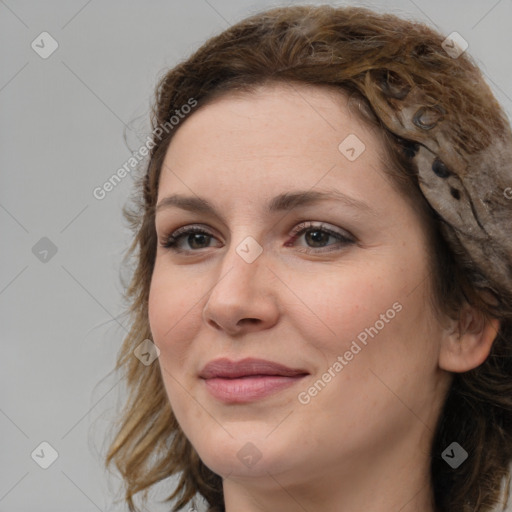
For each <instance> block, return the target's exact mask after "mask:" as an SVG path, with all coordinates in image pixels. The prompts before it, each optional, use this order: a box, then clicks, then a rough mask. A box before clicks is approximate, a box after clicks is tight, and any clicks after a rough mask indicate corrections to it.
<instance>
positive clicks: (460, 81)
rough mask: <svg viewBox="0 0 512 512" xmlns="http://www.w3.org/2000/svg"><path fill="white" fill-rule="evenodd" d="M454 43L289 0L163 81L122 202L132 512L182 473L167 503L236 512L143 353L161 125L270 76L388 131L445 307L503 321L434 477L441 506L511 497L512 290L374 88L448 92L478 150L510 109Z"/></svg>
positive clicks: (114, 454) (437, 458)
mask: <svg viewBox="0 0 512 512" xmlns="http://www.w3.org/2000/svg"><path fill="white" fill-rule="evenodd" d="M443 40H444V37H443V36H441V35H440V34H439V33H437V32H435V31H434V30H432V29H431V28H429V27H428V26H426V25H424V24H422V23H418V22H415V21H409V20H406V19H402V18H399V17H397V16H395V15H392V14H379V13H375V12H373V11H371V10H368V9H365V8H359V7H333V6H328V5H323V6H309V5H296V6H292V7H280V8H274V9H271V10H267V11H264V12H261V13H258V14H256V15H253V16H251V17H249V18H246V19H244V20H242V21H241V22H239V23H237V24H235V25H233V26H232V27H230V28H228V29H227V30H225V31H224V32H222V33H221V34H220V35H217V36H215V37H212V38H211V39H209V40H208V41H207V42H206V43H204V44H203V45H202V46H201V47H200V48H199V49H198V50H197V51H195V52H194V53H193V54H192V55H191V56H190V57H189V58H187V59H186V60H184V61H183V62H181V63H179V64H178V65H176V66H175V67H174V68H173V69H171V70H169V71H168V72H166V73H165V75H164V76H163V77H162V78H161V79H160V80H159V83H158V85H157V88H156V94H155V104H154V106H153V109H152V113H151V122H152V128H153V136H152V142H153V147H152V148H151V152H150V158H149V163H148V164H147V165H146V167H145V168H144V170H143V172H142V173H141V175H140V176H139V177H138V179H137V181H136V187H135V189H134V193H133V196H132V197H131V200H132V204H130V205H125V207H124V208H123V214H124V216H125V218H126V219H127V221H128V223H129V225H130V228H131V229H132V231H133V235H134V238H133V243H132V244H131V246H130V247H129V249H128V250H127V252H126V257H125V260H124V263H125V264H126V263H127V262H128V260H130V261H131V263H130V264H131V267H130V268H131V281H130V283H129V286H126V290H125V301H126V302H127V304H128V306H127V313H128V314H129V315H130V321H131V324H130V325H131V328H130V331H129V333H128V334H127V336H126V337H125V339H124V341H123V344H122V347H121V348H120V351H119V354H118V356H117V362H116V366H115V371H118V372H122V379H123V381H124V383H125V385H126V386H127V388H128V389H129V396H128V397H127V401H126V403H125V404H124V408H123V410H122V412H121V413H120V414H119V417H118V419H117V422H116V423H115V425H113V426H112V428H113V429H115V435H114V437H113V440H112V442H111V444H110V446H109V450H108V453H107V454H106V458H105V465H106V467H107V468H108V467H110V465H111V464H112V463H115V466H116V468H117V470H118V471H119V472H120V473H121V475H122V477H123V481H124V487H125V496H124V500H125V501H126V503H127V504H128V506H129V510H130V511H131V512H135V511H137V510H138V508H137V507H136V505H135V503H134V497H135V495H137V494H138V493H141V492H142V494H143V497H144V499H147V493H148V490H149V489H150V488H151V487H152V486H153V485H154V484H156V483H157V482H160V481H162V480H164V479H165V478H168V477H171V476H173V475H176V476H179V480H178V482H177V484H176V488H175V489H174V491H173V492H172V494H170V496H169V497H168V498H167V500H166V501H172V500H175V503H174V505H173V509H172V510H173V512H176V511H178V510H180V509H181V508H182V507H184V506H185V505H187V504H188V503H190V502H191V501H193V500H194V498H195V497H198V496H202V497H203V498H204V499H205V500H206V501H207V502H208V504H209V506H210V509H211V510H215V511H224V510H225V508H224V499H223V490H222V479H221V478H220V476H219V475H217V474H215V473H213V472H212V471H211V470H210V469H209V468H207V467H206V466H205V465H204V464H203V462H202V461H201V460H200V458H199V456H198V454H197V453H196V451H195V450H194V448H193V446H192V445H191V443H190V442H189V441H188V439H187V438H186V436H185V434H184V433H183V431H182V430H181V428H180V426H179V424H178V422H177V421H176V418H175V416H174V415H173V412H172V410H171V407H170V404H169V401H168V398H167V396H166V393H165V390H164V385H163V381H162V376H161V373H160V370H159V367H158V365H157V364H153V365H150V366H145V365H143V364H141V362H140V361H139V360H138V359H137V358H136V357H134V356H133V352H134V349H135V348H136V347H137V346H138V345H139V344H140V343H141V342H142V341H143V340H145V339H148V338H149V339H151V338H152V335H151V331H150V326H149V321H148V296H149V289H150V281H151V276H152V271H153V267H154V261H155V254H156V243H157V240H156V233H155V225H154V209H155V204H156V199H157V194H158V183H159V176H160V172H161V168H162V163H163V159H164V156H165V154H166V150H167V148H168V146H169V143H170V141H171V140H172V137H173V135H174V133H176V131H177V130H178V129H179V126H177V127H175V128H173V129H171V130H166V133H165V134H163V131H162V130H161V129H159V128H161V127H162V126H164V125H166V126H169V122H170V119H171V116H173V114H174V112H175V111H176V109H180V108H181V107H182V106H183V105H185V104H187V103H188V102H189V101H190V99H191V98H193V99H195V100H196V101H197V102H198V105H199V107H198V108H201V107H203V106H205V105H207V104H208V102H210V101H212V99H213V98H215V97H217V96H220V95H223V94H230V93H232V94H234V93H235V92H248V93H250V92H251V91H254V90H255V88H256V87H259V86H261V85H264V84H266V83H270V82H286V83H288V84H290V85H291V86H293V84H309V85H314V86H329V87H331V88H336V89H338V90H339V91H342V92H345V93H347V94H348V95H349V97H350V98H351V100H355V104H356V105H357V106H358V109H357V111H358V114H359V116H360V117H361V119H363V120H364V121H365V122H367V123H368V124H369V125H372V126H375V127H376V128H377V129H378V133H379V134H380V136H382V137H383V140H384V142H385V147H386V152H387V154H386V155H385V161H386V166H385V167H386V172H388V173H389V174H390V176H391V177H392V179H393V180H394V181H393V182H394V183H395V184H396V186H397V187H398V189H399V190H401V191H402V192H403V194H404V196H405V197H407V198H408V200H411V201H413V202H414V204H415V207H416V208H417V209H419V210H421V211H422V212H424V213H425V216H426V218H427V227H428V230H430V231H431V232H432V236H431V249H432V251H431V254H430V260H431V261H430V264H431V268H432V275H431V280H432V290H433V294H432V301H433V304H434V305H435V306H436V307H437V310H438V311H440V312H444V313H449V314H450V315H452V316H454V317H455V316H456V315H457V313H458V312H459V311H460V309H461V306H462V305H464V304H465V303H469V304H470V305H473V306H475V307H477V308H478V309H479V310H480V311H482V312H483V314H484V315H485V316H486V318H488V317H494V318H498V319H499V320H500V321H501V323H500V329H499V332H498V333H497V336H496V338H495V340H494V342H493V345H492V348H491V352H490V354H489V356H488V358H487V359H486V360H485V362H484V363H482V364H481V365H480V366H478V367H477V368H474V369H473V370H471V371H468V372H464V373H460V374H459V373H457V374H454V378H453V382H452V385H451V387H450V389H449V391H448V393H447V396H446V399H445V403H444V405H443V408H442V412H441V415H440V418H439V421H438V425H437V427H436V430H435V432H434V438H433V444H432V451H431V472H430V476H431V483H432V487H433V493H434V500H435V506H436V509H437V510H439V511H440V512H490V511H491V510H493V509H494V507H496V506H497V505H499V504H501V503H502V502H505V506H506V502H508V497H509V487H510V479H511V476H510V463H511V461H512V299H511V295H512V291H510V290H509V292H510V293H511V294H510V295H507V291H504V295H503V296H501V300H500V301H499V304H498V305H496V303H495V302H492V301H491V302H489V301H488V300H486V298H485V295H484V294H483V293H482V289H483V288H482V279H483V278H482V273H481V272H479V271H478V270H479V269H475V268H474V265H473V266H472V265H471V264H470V263H469V259H468V255H467V254H466V252H465V251H464V248H463V247H462V246H457V241H456V239H453V238H452V239H451V240H447V237H446V236H445V235H446V231H445V228H446V226H444V222H443V219H442V218H441V217H440V216H439V215H438V214H437V213H436V212H435V211H434V210H433V209H432V208H431V206H430V205H429V203H428V202H427V201H426V199H425V197H424V196H423V195H422V193H421V190H420V188H419V186H418V169H417V168H416V166H415V165H414V163H413V161H412V159H411V155H412V154H414V145H415V144H416V142H415V141H414V140H408V139H406V138H404V137H401V136H399V135H397V134H396V133H393V132H392V131H391V130H390V129H388V128H387V127H386V125H385V123H384V122H383V121H382V119H381V117H379V108H378V105H377V102H376V98H375V88H374V85H375V83H377V84H380V85H381V89H382V84H383V83H384V86H386V87H387V88H388V90H389V89H390V88H392V87H393V81H395V80H396V79H397V78H398V79H400V80H401V81H403V82H405V83H408V84H411V85H414V86H415V87H418V88H420V89H421V90H422V91H425V92H426V93H427V94H428V95H429V97H433V98H435V99H436V100H437V101H438V102H439V104H440V105H443V104H444V105H445V107H446V105H447V102H450V103H449V109H450V110H451V111H456V113H457V119H458V120H459V122H460V123H461V124H460V126H461V130H462V132H461V133H462V138H463V140H464V141H465V142H466V143H468V145H471V144H473V145H474V146H475V147H478V146H479V140H481V138H482V137H483V138H484V139H485V138H489V137H491V136H492V133H491V131H490V130H491V127H492V129H493V130H495V129H496V127H498V128H500V127H503V130H505V126H506V121H505V116H504V114H503V111H502V110H501V109H500V107H499V106H498V104H497V102H496V101H495V99H494V97H493V96H492V94H491V93H490V89H489V88H488V86H487V84H486V83H485V82H484V79H483V77H482V75H481V73H480V71H479V70H478V68H477V66H476V65H475V64H474V63H473V62H472V60H471V58H470V57H469V56H468V55H467V54H462V55H460V56H459V57H458V58H457V59H454V58H452V57H450V56H449V55H448V54H447V52H446V51H445V49H443V47H442V43H443ZM383 80H384V82H382V81H383ZM352 102H353V103H354V101H352ZM191 115H193V114H191ZM166 123H167V124H166ZM465 127H467V129H466V130H465ZM464 130H465V131H464ZM162 135H163V136H162ZM461 140H462V139H461ZM455 149H456V148H455ZM430 231H429V232H430ZM480 270H482V269H480ZM484 274H485V272H484ZM484 284H485V283H484ZM454 439H457V441H458V442H459V443H460V444H461V445H462V446H463V447H464V449H465V450H466V451H467V452H468V454H469V457H468V459H467V460H466V461H465V462H464V464H462V465H461V466H460V467H458V468H457V469H456V470H454V469H452V468H451V467H450V466H449V465H448V464H447V463H446V462H445V461H444V460H443V459H442V457H441V454H442V452H443V450H444V449H445V448H446V447H447V446H448V445H449V444H450V443H451V442H452V441H453V440H454ZM502 486H503V489H505V493H504V496H502V494H503V489H502Z"/></svg>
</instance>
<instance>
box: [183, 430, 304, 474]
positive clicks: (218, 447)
mask: <svg viewBox="0 0 512 512" xmlns="http://www.w3.org/2000/svg"><path fill="white" fill-rule="evenodd" d="M230 427H232V425H230ZM227 430H228V431H229V433H230V434H231V435H232V436H233V437H230V435H229V434H228V433H227V432H226V431H225V430H224V429H223V428H222V427H220V426H219V425H217V428H215V429H209V430H208V436H206V437H205V436H204V432H198V436H199V437H198V443H193V445H194V448H195V450H196V451H197V453H198V455H199V457H200V458H201V460H202V461H203V463H204V464H205V465H206V466H207V467H208V468H210V469H211V470H212V471H213V472H214V473H216V474H218V475H220V476H222V477H224V478H225V477H228V476H231V477H237V476H239V477H251V478H257V477H268V474H269V473H271V474H277V473H280V472H282V471H284V470H286V469H289V464H290V462H291V461H289V460H288V459H287V458H286V455H288V456H290V455H291V454H292V453H296V449H295V448H294V447H293V446H289V445H288V444H289V443H290V441H286V438H282V437H281V436H277V435H275V433H272V434H271V436H270V437H269V436H268V434H269V432H271V431H272V428H268V426H267V425H265V428H263V426H261V427H260V428H258V427H256V428H251V426H250V423H248V422H247V423H243V424H241V425H240V427H239V428H237V429H235V428H227ZM201 434H202V435H201ZM282 434H283V435H286V433H285V432H284V431H283V433H282ZM288 439H289V437H288Z"/></svg>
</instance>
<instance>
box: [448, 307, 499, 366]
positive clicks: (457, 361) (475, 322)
mask: <svg viewBox="0 0 512 512" xmlns="http://www.w3.org/2000/svg"><path fill="white" fill-rule="evenodd" d="M499 328H500V321H499V320H498V319H497V318H489V317H486V316H485V315H484V314H483V312H482V311H480V310H478V309H476V308H474V307H472V306H469V305H467V304H466V305H465V307H464V308H463V309H462V311H461V313H460V315H459V318H458V319H457V320H452V321H451V322H450V325H449V326H448V327H447V328H446V329H445V330H444V331H443V335H442V340H441V346H440V352H439V366H440V367H441V368H442V369H443V370H446V371H450V372H456V373H462V372H467V371H469V370H472V369H473V368H476V367H478V366H480V365H481V364H482V363H483V362H484V361H485V360H486V359H487V356H488V355H489V352H490V351H491V347H492V344H493V342H494V340H495V338H496V336H497V334H498V331H499Z"/></svg>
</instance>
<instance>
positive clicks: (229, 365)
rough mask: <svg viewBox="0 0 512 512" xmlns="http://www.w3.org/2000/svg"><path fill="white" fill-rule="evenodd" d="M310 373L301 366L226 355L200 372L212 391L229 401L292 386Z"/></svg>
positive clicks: (252, 397)
mask: <svg viewBox="0 0 512 512" xmlns="http://www.w3.org/2000/svg"><path fill="white" fill-rule="evenodd" d="M306 375H309V373H308V372H307V371H306V370H304V369H302V368H290V367H288V366H285V365H282V364H280V363H276V362H273V361H267V360H265V359H255V358H246V359H242V360H241V361H231V360H229V359H227V358H222V359H215V360H214V361H211V362H209V363H208V364H207V365H206V366H205V367H204V368H203V369H202V370H201V372H200V374H199V377H200V378H201V379H203V380H204V381H205V385H206V388H207V389H208V391H209V392H210V394H211V395H212V396H213V397H215V398H217V399H218V400H221V401H222V402H226V403H244V402H251V401H254V400H259V399H262V398H264V397H267V396H269V395H272V394H274V393H277V392H278V391H282V390H284V389H286V388H288V387H290V386H293V385H294V384H296V383H297V382H298V381H300V380H301V379H302V378H304V377H305V376H306Z"/></svg>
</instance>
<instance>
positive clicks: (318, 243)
mask: <svg viewBox="0 0 512 512" xmlns="http://www.w3.org/2000/svg"><path fill="white" fill-rule="evenodd" d="M302 235H305V238H304V240H305V241H306V243H307V244H312V246H311V245H309V247H308V248H304V249H299V251H300V252H306V253H315V252H332V251H335V250H340V249H342V248H343V247H345V246H347V245H352V244H354V243H355V242H356V241H355V239H354V238H353V237H352V236H350V235H348V234H343V233H340V232H338V231H334V230H332V229H330V228H328V227H327V226H325V224H322V223H320V224H314V223H312V222H302V223H301V224H299V225H298V226H296V227H295V229H294V230H293V232H292V236H293V238H292V240H291V242H287V243H286V246H289V245H290V244H292V243H293V242H295V241H296V240H297V239H298V238H300V237H301V236H302ZM332 238H334V239H335V240H337V243H335V244H329V245H334V248H332V249H327V250H323V251H318V249H321V248H323V247H325V244H327V242H328V241H329V239H332ZM327 247H329V246H328V245H327Z"/></svg>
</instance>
